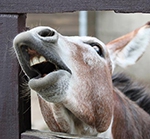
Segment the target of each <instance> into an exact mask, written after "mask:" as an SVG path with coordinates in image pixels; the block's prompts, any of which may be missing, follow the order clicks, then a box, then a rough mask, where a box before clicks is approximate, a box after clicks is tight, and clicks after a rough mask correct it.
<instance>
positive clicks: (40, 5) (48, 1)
mask: <svg viewBox="0 0 150 139" xmlns="http://www.w3.org/2000/svg"><path fill="white" fill-rule="evenodd" d="M149 5H150V1H148V0H44V1H43V0H24V1H23V0H1V2H0V13H59V12H72V11H81V10H92V11H94V10H100V11H101V10H114V11H115V12H123V13H126V12H127V13H129V12H130V13H135V12H143V13H150V6H149Z"/></svg>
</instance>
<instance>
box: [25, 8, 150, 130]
mask: <svg viewBox="0 0 150 139" xmlns="http://www.w3.org/2000/svg"><path fill="white" fill-rule="evenodd" d="M148 21H150V15H149V14H141V13H135V14H122V13H114V12H113V11H88V12H87V11H81V12H73V13H58V14H28V15H27V27H29V28H33V27H36V26H50V27H52V28H54V29H56V30H57V31H58V32H60V33H61V34H62V35H65V36H77V35H81V36H86V35H88V36H94V37H97V38H98V39H100V40H101V41H102V42H104V43H105V44H106V43H108V42H110V41H112V40H114V39H116V38H118V37H120V36H122V35H124V34H127V33H129V32H131V31H132V30H134V29H136V28H139V27H141V26H142V25H144V24H145V23H146V22H148ZM149 63H150V46H149V47H148V48H147V49H146V52H145V53H144V55H143V56H142V58H141V59H140V60H139V61H138V62H137V64H136V65H133V66H130V67H128V68H126V69H121V68H120V67H117V68H116V70H115V72H125V73H126V74H128V75H129V76H131V77H132V78H133V79H136V80H139V81H140V82H142V83H143V84H146V86H148V87H149V84H150V74H149V72H150V66H149ZM31 94H32V103H31V107H32V108H31V109H32V128H33V129H38V130H48V128H47V126H46V124H45V122H44V120H43V118H42V115H41V112H40V109H39V105H38V100H37V97H36V94H35V93H34V92H32V93H31Z"/></svg>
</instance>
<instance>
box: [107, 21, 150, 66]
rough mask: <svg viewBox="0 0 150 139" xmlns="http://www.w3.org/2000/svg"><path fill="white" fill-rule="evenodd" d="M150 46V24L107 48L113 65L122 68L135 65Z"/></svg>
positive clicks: (112, 42) (109, 44)
mask: <svg viewBox="0 0 150 139" xmlns="http://www.w3.org/2000/svg"><path fill="white" fill-rule="evenodd" d="M149 44H150V22H148V23H146V24H145V25H144V26H142V27H140V28H138V29H136V30H134V31H132V32H130V33H128V34H126V35H124V36H122V37H119V38H117V39H115V40H113V41H111V42H109V43H108V44H107V45H106V46H107V48H108V49H109V52H110V55H111V58H112V60H113V63H114V64H115V65H116V64H117V65H119V66H121V67H127V66H129V65H133V64H135V63H136V62H137V61H138V59H139V58H140V57H141V56H142V55H143V53H144V52H145V50H146V47H147V46H148V45H149Z"/></svg>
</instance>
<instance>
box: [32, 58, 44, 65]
mask: <svg viewBox="0 0 150 139" xmlns="http://www.w3.org/2000/svg"><path fill="white" fill-rule="evenodd" d="M45 61H46V59H45V58H44V57H43V56H40V57H33V58H32V59H31V60H30V66H33V65H36V64H39V63H42V62H45Z"/></svg>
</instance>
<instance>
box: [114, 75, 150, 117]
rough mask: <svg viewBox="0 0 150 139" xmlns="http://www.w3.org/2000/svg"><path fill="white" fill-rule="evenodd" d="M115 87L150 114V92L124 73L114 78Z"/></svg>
mask: <svg viewBox="0 0 150 139" xmlns="http://www.w3.org/2000/svg"><path fill="white" fill-rule="evenodd" d="M112 82H113V85H114V86H115V87H116V88H118V89H119V90H120V91H121V92H122V93H124V94H125V95H126V96H127V97H128V98H129V99H130V100H132V101H134V102H135V103H136V104H137V105H139V106H140V107H141V108H142V109H143V110H145V111H146V112H147V113H148V114H150V90H149V89H148V87H145V86H144V85H142V84H140V83H139V82H135V81H133V80H132V79H131V78H130V77H128V76H127V75H125V74H123V73H117V74H114V75H113V76H112Z"/></svg>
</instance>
